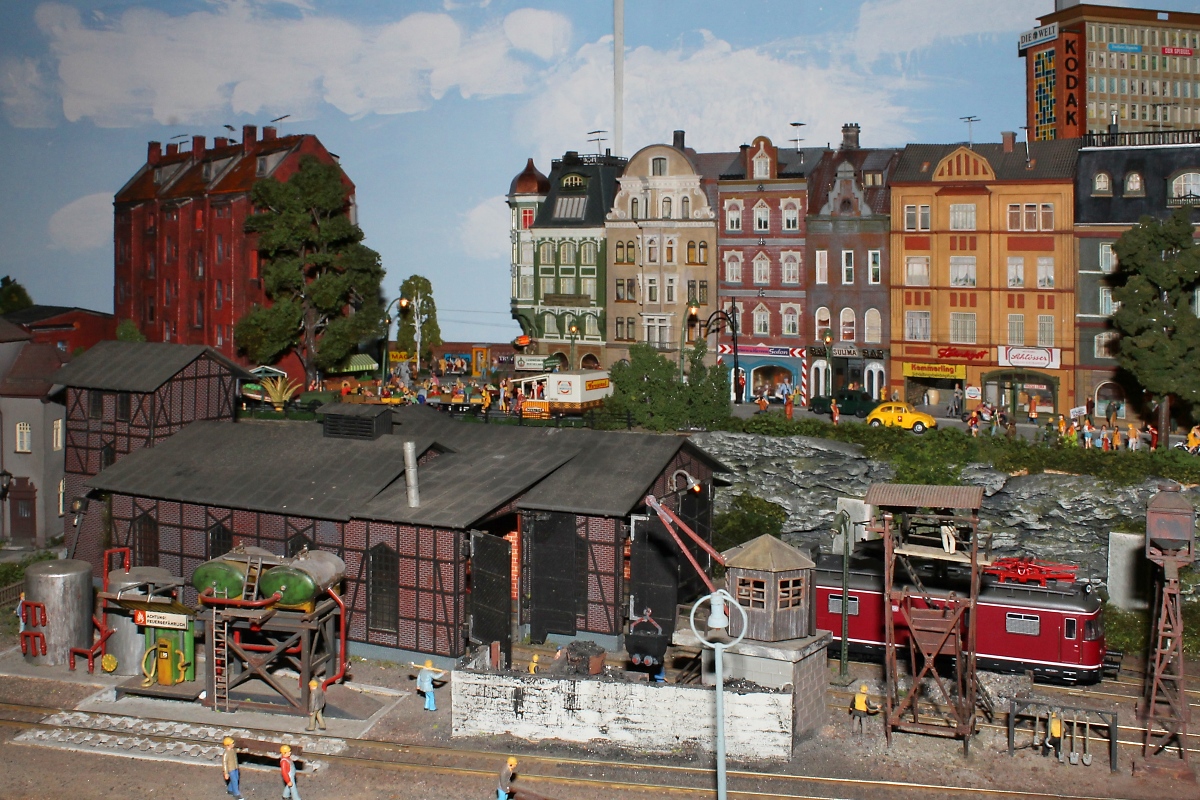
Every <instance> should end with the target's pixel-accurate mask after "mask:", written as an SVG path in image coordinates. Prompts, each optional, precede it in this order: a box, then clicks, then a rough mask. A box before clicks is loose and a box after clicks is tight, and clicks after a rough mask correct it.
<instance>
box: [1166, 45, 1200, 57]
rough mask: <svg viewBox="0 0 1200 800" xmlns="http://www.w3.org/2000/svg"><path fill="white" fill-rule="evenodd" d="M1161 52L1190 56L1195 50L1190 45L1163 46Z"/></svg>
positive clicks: (1168, 54) (1170, 54)
mask: <svg viewBox="0 0 1200 800" xmlns="http://www.w3.org/2000/svg"><path fill="white" fill-rule="evenodd" d="M1162 52H1163V55H1164V56H1190V55H1191V54H1192V53H1193V52H1195V51H1193V50H1192V48H1190V47H1164V48H1163V49H1162Z"/></svg>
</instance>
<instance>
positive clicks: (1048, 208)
mask: <svg viewBox="0 0 1200 800" xmlns="http://www.w3.org/2000/svg"><path fill="white" fill-rule="evenodd" d="M1038 227H1039V228H1040V229H1041V230H1043V231H1052V230H1054V204H1053V203H1042V206H1041V216H1040V218H1039V220H1038Z"/></svg>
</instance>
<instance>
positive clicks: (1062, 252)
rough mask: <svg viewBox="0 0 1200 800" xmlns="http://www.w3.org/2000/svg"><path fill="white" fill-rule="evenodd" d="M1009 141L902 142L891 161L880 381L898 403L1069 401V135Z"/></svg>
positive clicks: (1072, 153) (1047, 409) (1017, 409)
mask: <svg viewBox="0 0 1200 800" xmlns="http://www.w3.org/2000/svg"><path fill="white" fill-rule="evenodd" d="M1015 140H1016V136H1015V134H1013V133H1010V132H1006V133H1004V134H1003V142H1002V143H1000V144H975V145H974V147H968V146H966V145H960V144H951V145H928V144H912V145H908V146H907V147H905V148H904V151H903V153H902V154H901V156H900V160H899V163H898V164H897V166H896V170H895V172H894V173H893V177H892V185H891V210H892V276H893V279H892V289H891V309H892V320H891V326H892V333H891V339H892V348H891V351H892V352H891V356H892V357H891V365H892V366H891V378H890V381H891V386H892V389H893V394H898V395H901V396H902V397H903V398H904V399H905V400H907V401H909V402H913V403H922V402H929V403H931V404H938V403H944V402H945V398H946V397H947V395H948V393H950V392H952V391H953V389H954V388H955V387H956V386H962V387H963V389H964V391H965V394H966V397H967V399H968V404H969V405H971V404H973V403H972V401H977V400H979V399H983V400H986V401H988V402H991V403H995V404H997V405H1000V406H1003V407H1004V408H1006V409H1008V410H1009V411H1010V412H1011V413H1017V414H1020V413H1027V412H1028V410H1029V407H1030V406H1031V405H1032V406H1033V407H1034V409H1035V410H1036V411H1037V412H1039V413H1065V412H1067V411H1068V410H1070V409H1071V408H1072V407H1073V406H1074V405H1075V401H1076V392H1075V333H1074V323H1075V241H1074V236H1073V223H1072V216H1073V212H1074V181H1075V165H1076V157H1077V154H1078V147H1079V142H1078V140H1062V141H1048V142H1032V143H1029V144H1028V147H1027V148H1026V147H1021V146H1019V145H1017V144H1016V141H1015Z"/></svg>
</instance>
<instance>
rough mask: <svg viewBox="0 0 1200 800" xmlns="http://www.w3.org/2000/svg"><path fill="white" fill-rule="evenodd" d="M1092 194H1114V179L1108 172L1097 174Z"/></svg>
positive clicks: (1093, 179) (1093, 178) (1093, 182)
mask: <svg viewBox="0 0 1200 800" xmlns="http://www.w3.org/2000/svg"><path fill="white" fill-rule="evenodd" d="M1092 194H1112V178H1110V177H1109V175H1108V173H1107V172H1097V173H1096V174H1095V175H1094V176H1093V177H1092Z"/></svg>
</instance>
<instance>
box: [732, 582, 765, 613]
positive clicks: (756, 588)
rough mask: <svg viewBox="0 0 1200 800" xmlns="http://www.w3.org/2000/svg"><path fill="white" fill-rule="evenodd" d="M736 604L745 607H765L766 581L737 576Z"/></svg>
mask: <svg viewBox="0 0 1200 800" xmlns="http://www.w3.org/2000/svg"><path fill="white" fill-rule="evenodd" d="M737 601H738V605H740V606H745V607H746V608H766V607H767V582H766V581H763V580H759V579H757V578H738V582H737Z"/></svg>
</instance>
